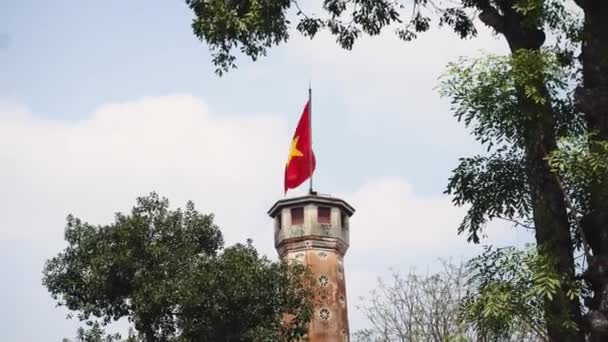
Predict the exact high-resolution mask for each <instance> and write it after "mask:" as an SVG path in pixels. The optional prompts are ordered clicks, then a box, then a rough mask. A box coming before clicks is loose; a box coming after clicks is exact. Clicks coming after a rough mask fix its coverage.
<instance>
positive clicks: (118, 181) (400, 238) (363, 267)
mask: <svg viewBox="0 0 608 342" xmlns="http://www.w3.org/2000/svg"><path fill="white" fill-rule="evenodd" d="M291 129H292V128H290V127H287V125H286V121H285V120H284V119H282V118H281V117H279V116H276V115H256V114H251V115H219V114H217V113H213V112H211V111H210V110H209V109H208V108H207V106H206V105H205V103H204V102H203V101H202V100H200V99H197V98H194V97H192V96H187V95H174V96H163V97H150V98H142V99H140V100H137V101H131V102H125V103H115V104H108V105H104V106H102V107H101V108H99V109H98V110H96V111H94V112H93V114H92V115H90V116H89V117H86V118H85V119H83V120H82V121H78V122H69V121H52V120H44V119H40V118H37V117H36V116H34V115H32V113H29V112H28V110H27V108H24V107H23V106H14V105H11V106H4V107H3V108H0V146H3V148H2V149H0V189H2V196H0V208H2V213H1V215H0V240H21V241H34V242H35V243H37V244H43V245H45V248H46V249H47V250H55V251H58V250H59V248H60V245H61V240H62V234H63V226H64V218H65V216H66V215H67V214H68V213H74V214H75V215H76V216H78V217H81V218H83V219H85V220H87V221H89V222H91V223H94V224H97V223H99V224H101V223H109V222H110V221H111V220H112V219H113V214H114V212H116V211H125V210H128V209H129V208H130V207H131V206H132V205H133V204H134V199H135V197H136V196H138V195H145V194H147V193H148V192H149V191H152V190H155V191H158V192H159V193H160V194H162V195H165V196H167V197H168V198H169V199H170V200H171V202H172V204H173V205H174V206H183V205H184V204H185V201H187V200H190V199H191V200H193V201H194V202H195V203H196V205H197V207H198V208H199V210H201V211H203V212H213V213H215V214H216V222H217V223H218V224H219V225H220V227H221V228H222V231H223V232H224V234H225V236H226V239H227V241H228V242H229V243H233V242H235V241H243V240H244V239H245V238H247V237H252V238H253V239H254V241H255V244H256V246H258V247H259V248H260V249H261V251H262V252H263V253H266V254H269V255H271V256H272V257H274V256H275V255H276V254H275V252H274V249H273V241H272V239H273V235H272V222H271V220H270V219H269V218H268V217H267V216H266V211H267V209H268V208H269V207H270V206H271V205H272V204H273V202H274V201H275V200H277V199H280V198H281V197H282V186H281V185H282V176H283V174H282V171H283V170H282V167H283V165H284V164H283V163H284V157H285V153H286V149H287V147H288V141H289V137H290V135H291V133H292V132H291ZM388 157H389V156H387V158H388ZM325 172H331V170H326V171H325ZM336 172H338V171H336ZM338 178H339V177H338ZM303 188H304V187H303ZM302 191H303V190H301V189H300V190H298V191H296V192H294V193H293V194H298V193H300V194H301V193H302ZM341 197H343V198H344V199H345V200H346V201H348V202H349V203H351V204H352V205H353V206H354V207H355V208H356V210H357V211H356V213H355V216H354V217H353V219H352V225H351V248H350V250H349V251H348V254H347V256H346V267H347V279H351V282H349V283H348V291H349V305H350V306H351V308H352V309H351V310H350V312H351V325H352V326H353V330H354V329H356V328H357V327H358V326H361V325H362V324H364V319H363V318H362V316H361V314H360V313H357V311H356V310H355V309H354V307H355V305H356V304H357V298H358V297H359V296H364V295H366V294H367V292H368V291H369V289H370V288H371V287H372V286H374V285H375V277H373V276H371V275H380V274H382V273H383V272H385V271H386V270H387V269H388V267H391V266H394V267H397V268H401V269H407V268H409V267H410V266H413V265H418V266H421V267H425V266H427V265H429V264H432V263H433V262H434V261H435V259H436V258H437V257H447V256H450V255H454V254H453V253H456V254H460V253H462V251H469V252H472V251H475V250H476V249H475V248H472V247H471V245H468V244H467V243H466V242H465V238H464V237H462V236H460V237H459V236H456V231H455V230H456V227H457V225H458V223H459V222H460V220H461V218H462V215H463V213H464V210H463V209H462V208H454V207H453V206H452V205H451V203H450V201H449V198H448V197H447V196H443V195H437V196H425V197H422V196H418V195H417V194H416V193H415V191H414V189H413V187H412V185H411V184H409V183H408V182H407V181H406V180H405V179H402V178H387V179H376V180H373V179H371V180H369V181H368V182H367V183H366V184H362V185H361V186H360V187H359V188H358V189H353V190H352V191H351V192H350V193H346V194H344V195H341ZM496 231H497V234H496V235H495V236H494V237H493V239H494V241H500V240H505V239H506V240H508V238H509V236H510V234H511V231H510V230H506V229H503V230H502V231H501V230H500V229H498V230H496ZM493 232H494V231H491V232H490V236H492V235H493V234H492V233H493ZM23 272H36V273H37V274H39V272H40V269H35V270H23ZM5 314H8V313H5ZM58 314H60V315H61V314H62V313H59V312H58ZM0 317H2V313H1V312H0Z"/></svg>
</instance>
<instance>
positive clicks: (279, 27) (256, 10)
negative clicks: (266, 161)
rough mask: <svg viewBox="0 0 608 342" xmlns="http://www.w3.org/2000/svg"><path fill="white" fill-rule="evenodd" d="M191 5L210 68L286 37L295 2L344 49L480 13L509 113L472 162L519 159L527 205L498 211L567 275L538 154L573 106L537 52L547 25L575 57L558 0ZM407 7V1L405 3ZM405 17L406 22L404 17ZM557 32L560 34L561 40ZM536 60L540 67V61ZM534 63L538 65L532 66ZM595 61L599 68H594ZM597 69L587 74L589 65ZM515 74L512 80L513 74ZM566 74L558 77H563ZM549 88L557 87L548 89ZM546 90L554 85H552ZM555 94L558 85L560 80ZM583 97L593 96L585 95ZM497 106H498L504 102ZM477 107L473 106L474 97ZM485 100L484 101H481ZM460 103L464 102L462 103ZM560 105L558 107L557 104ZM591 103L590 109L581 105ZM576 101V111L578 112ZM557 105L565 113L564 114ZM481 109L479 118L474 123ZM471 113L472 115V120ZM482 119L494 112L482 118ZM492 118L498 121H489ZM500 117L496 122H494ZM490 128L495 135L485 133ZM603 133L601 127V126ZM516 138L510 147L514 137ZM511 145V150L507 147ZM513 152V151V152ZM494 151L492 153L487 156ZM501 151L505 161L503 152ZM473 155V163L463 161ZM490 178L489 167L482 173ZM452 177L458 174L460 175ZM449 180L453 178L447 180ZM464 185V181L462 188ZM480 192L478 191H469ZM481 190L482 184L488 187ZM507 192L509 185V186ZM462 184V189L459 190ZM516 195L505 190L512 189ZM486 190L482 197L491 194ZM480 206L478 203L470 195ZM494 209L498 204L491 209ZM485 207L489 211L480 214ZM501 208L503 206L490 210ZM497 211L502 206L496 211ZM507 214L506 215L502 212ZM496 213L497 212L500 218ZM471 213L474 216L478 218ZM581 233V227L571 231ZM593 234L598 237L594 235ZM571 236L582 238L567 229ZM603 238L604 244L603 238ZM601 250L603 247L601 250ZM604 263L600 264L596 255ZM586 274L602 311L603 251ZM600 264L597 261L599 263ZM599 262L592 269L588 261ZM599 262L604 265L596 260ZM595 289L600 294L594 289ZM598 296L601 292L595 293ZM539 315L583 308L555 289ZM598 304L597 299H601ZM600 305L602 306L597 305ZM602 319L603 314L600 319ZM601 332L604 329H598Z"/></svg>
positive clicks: (563, 216) (598, 24)
mask: <svg viewBox="0 0 608 342" xmlns="http://www.w3.org/2000/svg"><path fill="white" fill-rule="evenodd" d="M186 2H187V4H188V5H189V6H190V7H191V8H192V9H193V11H194V13H195V15H196V18H195V19H194V22H193V24H192V27H193V31H194V33H195V35H197V36H198V37H199V38H200V39H201V40H204V41H206V42H207V43H208V44H209V46H210V47H211V49H212V51H213V54H214V60H213V62H214V63H215V65H216V66H218V69H217V71H218V73H220V74H221V73H222V72H224V71H227V70H229V69H230V68H233V67H235V56H234V50H235V49H240V50H241V52H242V53H243V54H245V55H247V56H249V57H251V58H252V59H254V60H256V59H257V58H258V57H260V56H263V55H265V54H266V52H267V49H268V48H270V47H272V46H274V45H278V44H280V43H282V42H284V41H286V40H287V39H288V38H289V34H288V29H289V24H290V21H291V20H292V17H290V16H289V15H288V11H289V10H290V9H291V8H292V6H293V7H295V9H296V10H295V14H294V15H293V17H295V19H296V20H297V21H298V24H297V26H296V27H297V29H298V30H299V31H300V32H301V33H302V34H304V35H306V36H309V37H311V38H312V37H314V36H315V34H316V33H317V32H318V31H319V30H322V29H327V30H329V32H330V33H331V34H332V35H334V36H335V37H336V40H337V43H338V44H339V45H340V46H342V47H343V48H346V49H350V48H352V46H353V44H354V42H355V40H356V39H357V38H358V37H360V36H361V35H362V34H368V35H372V36H373V35H378V34H380V33H381V32H382V31H383V29H384V28H387V27H396V33H397V35H398V36H399V37H400V38H401V39H403V40H406V41H407V40H411V39H413V38H415V37H416V35H417V34H418V33H420V32H424V31H426V30H428V29H429V27H430V22H431V20H432V19H433V17H434V18H435V19H437V18H438V19H439V25H440V26H441V25H447V26H450V27H451V28H452V29H454V30H455V32H456V33H457V34H458V35H459V36H460V37H462V38H467V37H472V36H475V34H476V30H475V27H474V25H473V20H472V18H473V16H474V15H476V14H477V13H478V14H479V19H480V20H481V21H482V22H483V23H484V24H485V25H487V26H489V27H491V28H492V29H493V30H494V31H495V32H496V33H498V34H500V35H502V36H503V37H504V38H505V39H506V41H507V43H508V45H509V47H510V49H511V52H512V59H511V63H510V65H509V68H508V70H509V72H510V73H511V76H513V77H512V81H511V82H510V83H509V84H510V92H508V93H503V94H504V95H505V96H507V99H509V100H511V102H510V103H509V104H510V107H508V108H506V107H505V108H502V109H503V111H502V112H501V113H505V110H507V109H508V110H509V113H510V114H511V116H510V120H511V125H510V127H507V128H510V129H512V130H513V131H512V132H511V133H513V134H511V135H510V136H509V137H507V138H506V145H508V146H501V147H500V148H502V147H505V149H501V150H497V151H495V152H496V153H497V154H493V155H492V156H491V157H481V158H486V159H485V160H482V159H480V160H478V161H477V167H485V166H484V165H485V164H486V163H487V162H493V164H492V165H491V166H493V167H499V166H500V165H503V166H506V165H507V164H506V162H509V160H505V158H503V157H504V156H505V153H506V154H509V155H510V157H509V158H510V161H511V162H513V161H514V160H515V159H514V158H519V161H520V162H521V164H522V165H523V166H524V167H523V168H522V169H521V171H523V173H524V174H523V175H521V174H520V176H521V177H520V178H519V179H520V180H523V181H524V182H523V184H524V187H525V189H524V188H522V187H520V188H519V191H520V193H521V192H522V191H523V192H525V193H526V194H527V196H526V201H527V203H525V206H524V204H522V203H521V200H517V199H513V198H512V197H510V198H508V199H504V200H502V202H503V203H504V204H507V208H509V209H506V210H513V209H514V208H517V209H520V210H525V211H527V212H526V215H524V216H526V218H529V220H530V221H531V222H532V223H533V229H535V232H536V240H537V245H538V247H539V248H540V249H542V250H543V253H549V254H551V257H552V258H554V259H555V261H556V267H558V270H559V272H561V273H563V274H567V275H568V277H569V278H573V277H574V258H573V251H574V248H575V245H574V241H573V240H572V236H571V233H570V229H571V226H572V225H571V223H572V222H570V217H569V215H570V212H569V209H568V208H567V205H566V199H565V197H564V196H565V194H564V193H563V192H562V189H561V187H560V182H559V180H558V179H556V177H555V175H554V173H552V172H551V168H550V167H549V165H548V164H547V161H546V159H547V158H548V157H549V154H550V153H551V151H554V150H555V149H557V140H558V136H559V132H558V131H557V129H558V127H557V126H558V122H559V121H564V120H562V119H560V118H559V116H561V115H565V114H566V113H571V112H573V111H572V110H571V106H570V103H568V102H569V100H571V98H570V99H569V100H567V101H565V102H560V101H557V102H556V101H555V99H556V96H555V94H553V93H552V89H551V87H552V85H551V84H549V82H552V81H554V80H552V79H547V78H546V77H549V76H550V75H549V74H548V73H546V72H545V71H544V70H545V65H543V63H546V62H547V58H545V57H546V51H543V49H542V48H543V46H544V45H545V43H546V42H545V38H546V33H547V31H549V30H550V31H553V33H554V34H557V37H558V39H557V44H556V47H558V48H560V49H554V51H553V53H554V55H555V56H556V57H559V58H557V59H558V60H561V62H562V63H565V64H567V63H573V62H572V54H573V51H574V50H575V49H572V48H571V46H569V47H567V48H564V47H563V46H560V43H561V42H565V44H566V45H569V44H570V43H572V42H573V38H576V37H577V35H578V33H579V29H580V27H579V26H580V25H579V22H578V21H577V20H576V18H572V17H571V16H570V15H569V11H567V10H566V8H565V6H564V4H565V1H560V0H461V1H460V2H450V4H453V5H450V6H448V7H446V6H442V4H440V3H438V1H433V0H414V1H412V2H405V1H403V2H401V1H389V0H372V1H359V0H327V1H324V2H323V12H324V14H325V15H324V16H311V15H310V14H307V13H305V11H303V10H302V9H301V8H300V6H299V4H298V2H297V1H289V0H275V1H271V0H269V1H262V2H258V1H247V0H240V1H238V0H235V1H223V0H210V1H202V0H186ZM577 3H578V4H579V5H580V6H581V7H582V8H583V9H584V11H585V18H584V25H583V28H584V30H583V31H584V32H583V33H584V34H583V35H582V36H581V37H582V43H583V58H582V62H583V82H584V83H583V87H582V88H581V90H580V91H579V92H578V94H579V95H578V96H577V98H578V102H579V106H578V108H579V110H582V112H583V113H585V115H586V119H587V120H586V121H587V124H588V126H589V128H590V129H593V128H594V127H597V129H599V130H601V128H602V127H608V124H606V122H608V120H606V114H605V113H606V112H605V108H606V105H605V104H606V103H607V102H608V100H606V99H608V95H607V94H606V92H607V91H608V86H607V85H608V75H607V73H606V72H605V71H604V70H608V68H605V66H608V62H607V61H606V60H607V59H606V58H605V56H606V52H607V50H606V49H608V47H607V46H608V44H606V42H605V39H607V38H605V36H606V35H605V34H604V33H605V32H606V24H605V23H604V21H605V20H604V19H603V18H605V16H604V15H603V14H605V13H606V11H607V9H606V3H605V1H601V0H577ZM406 4H411V5H412V7H408V8H407V9H406ZM403 18H407V19H403ZM562 39H565V40H562ZM579 41H580V40H579ZM539 63H540V64H539ZM534 67H539V68H540V69H538V70H535V69H534ZM598 68H599V69H598ZM598 70H599V71H602V72H600V75H599V76H595V75H592V73H594V72H596V71H598ZM513 80H514V81H513ZM562 81H565V80H562ZM554 89H556V88H554ZM554 89H553V90H554ZM562 91H568V90H564V89H563V87H562ZM585 94H592V95H591V96H585ZM504 100H505V99H503V101H502V102H501V104H505V103H506V102H505V101H504ZM478 104H479V103H478ZM486 104H487V103H486ZM463 105H464V106H466V105H467V103H466V102H463ZM563 105H565V106H566V107H565V108H561V106H563ZM586 107H589V108H591V107H592V109H588V108H587V109H585V108H586ZM581 108H582V109H581ZM564 109H565V112H564ZM469 110H471V111H472V112H478V113H480V112H482V111H484V110H485V109H484V107H483V106H482V107H479V108H469ZM481 116H483V115H477V116H476V117H474V118H473V119H474V120H478V119H480V117H481ZM473 119H471V120H473ZM486 119H487V120H486V122H488V121H491V120H493V119H499V118H492V117H491V116H488V117H486ZM498 123H500V122H497V124H498ZM502 123H504V121H503V122H502ZM489 126H490V131H485V132H483V133H486V134H487V133H490V134H492V133H494V134H493V136H490V137H487V136H485V137H484V136H482V135H483V134H476V135H477V137H478V138H480V139H481V140H482V142H487V141H488V140H489V141H493V140H494V143H495V142H497V141H496V140H495V139H494V138H497V137H498V138H499V140H501V139H502V137H503V135H505V134H508V133H509V132H504V131H501V129H502V128H505V127H500V126H496V125H493V124H489ZM492 130H495V132H492ZM604 132H608V131H606V130H605V131H604ZM514 137H515V138H517V144H516V142H514V141H513V139H512V138H514ZM512 146H515V147H516V148H515V149H514V150H510V151H509V148H510V147H512ZM511 157H512V158H511ZM487 158H492V160H490V159H487ZM509 158H507V159H509ZM471 162H474V161H471ZM511 166H512V167H511V168H510V170H505V172H504V174H507V173H508V172H512V171H515V170H517V165H511ZM486 175H487V176H488V179H489V180H492V177H493V176H492V174H491V173H486ZM463 179H464V178H460V179H459V180H463ZM451 183H452V185H454V182H453V181H452V182H451ZM464 188H465V187H464V186H463V187H462V189H464ZM596 188H597V186H596V185H592V187H591V188H589V189H587V191H588V192H590V193H591V196H590V197H591V201H592V203H593V206H592V207H591V211H590V213H589V215H587V217H586V218H587V219H586V220H585V222H586V225H585V226H587V227H590V228H588V230H589V231H590V233H593V234H595V236H597V239H593V242H594V244H593V246H592V248H593V249H594V250H595V252H594V254H597V255H598V256H600V255H603V254H602V253H603V252H604V251H608V229H607V228H606V227H607V226H608V204H606V203H608V195H602V193H600V192H598V191H596V190H595V189H596ZM477 190H479V189H477ZM486 190H487V189H486ZM504 190H505V191H511V190H510V189H508V188H505V189H504ZM467 191H468V190H467ZM480 193H481V191H476V195H466V194H465V193H463V194H465V196H464V197H463V198H462V201H461V202H462V204H464V203H469V201H470V200H472V197H475V196H476V197H478V198H481V197H482V196H480V195H479V194H480ZM514 193H515V192H513V191H512V192H511V193H510V195H512V194H514ZM490 195H491V194H488V195H487V196H490ZM477 203H478V204H479V203H482V201H477ZM495 208H497V207H495ZM487 210H489V211H487ZM492 210H494V209H493V208H486V209H483V208H481V209H480V211H479V212H482V213H484V214H482V216H484V215H487V216H488V217H490V218H491V217H492V216H495V213H492V212H491V211H492ZM497 210H499V211H501V210H502V209H497ZM503 214H504V213H503ZM506 214H507V215H506V216H513V214H512V213H510V212H507V213H506ZM503 216H504V215H503ZM478 218H479V217H478ZM577 234H579V235H580V233H577ZM598 234H599V235H601V236H599V235H598ZM575 238H579V239H580V238H582V237H581V236H575ZM604 241H605V242H606V243H604ZM606 253H608V252H606ZM604 260H605V262H604ZM593 261H594V262H592V267H591V268H590V270H592V272H591V274H593V276H590V277H589V278H590V279H593V280H591V282H592V284H594V285H593V287H594V291H595V292H596V297H597V298H596V300H595V304H593V306H595V307H597V308H600V307H602V309H600V310H599V311H602V310H604V311H606V313H608V276H606V273H605V272H604V271H603V270H608V255H606V257H605V258H604V257H601V258H600V257H597V258H594V260H593ZM599 261H602V262H601V263H599V264H598V262H599ZM594 265H597V266H594ZM604 266H605V267H604ZM601 293H606V295H605V296H604V295H602V294H601ZM602 298H605V300H604V299H602ZM546 302H547V303H546V307H545V310H546V313H547V314H548V315H556V314H557V313H558V312H560V311H562V310H564V309H566V310H567V311H569V313H570V315H571V316H572V317H573V318H574V320H575V321H577V322H579V324H578V326H579V327H581V328H582V327H583V326H584V325H583V323H582V318H581V312H580V308H579V305H578V302H577V301H576V300H570V299H568V298H567V297H566V296H565V294H563V293H558V294H557V295H556V296H555V297H553V298H552V299H547V301H546ZM601 303H604V304H601ZM604 308H605V309H604ZM604 321H605V323H606V325H608V320H604ZM548 324H549V325H548V330H549V337H550V339H551V340H555V341H581V340H583V336H582V334H581V333H580V330H581V329H579V332H564V331H563V329H562V328H560V327H559V326H552V325H551V322H548ZM606 330H607V331H608V329H606Z"/></svg>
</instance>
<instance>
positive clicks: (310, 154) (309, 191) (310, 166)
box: [308, 81, 314, 195]
mask: <svg viewBox="0 0 608 342" xmlns="http://www.w3.org/2000/svg"><path fill="white" fill-rule="evenodd" d="M308 135H309V142H310V146H309V147H310V150H309V151H310V153H309V154H308V166H309V168H310V169H309V171H310V187H309V189H308V193H309V194H310V195H312V194H314V192H313V191H312V172H313V168H312V88H311V87H310V81H308Z"/></svg>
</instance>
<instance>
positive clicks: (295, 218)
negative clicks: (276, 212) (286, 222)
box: [291, 207, 304, 225]
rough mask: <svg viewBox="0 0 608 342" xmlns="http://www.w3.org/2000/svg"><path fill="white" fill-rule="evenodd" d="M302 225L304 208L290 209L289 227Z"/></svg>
mask: <svg viewBox="0 0 608 342" xmlns="http://www.w3.org/2000/svg"><path fill="white" fill-rule="evenodd" d="M302 223H304V208H302V207H300V208H291V225H296V224H302Z"/></svg>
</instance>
